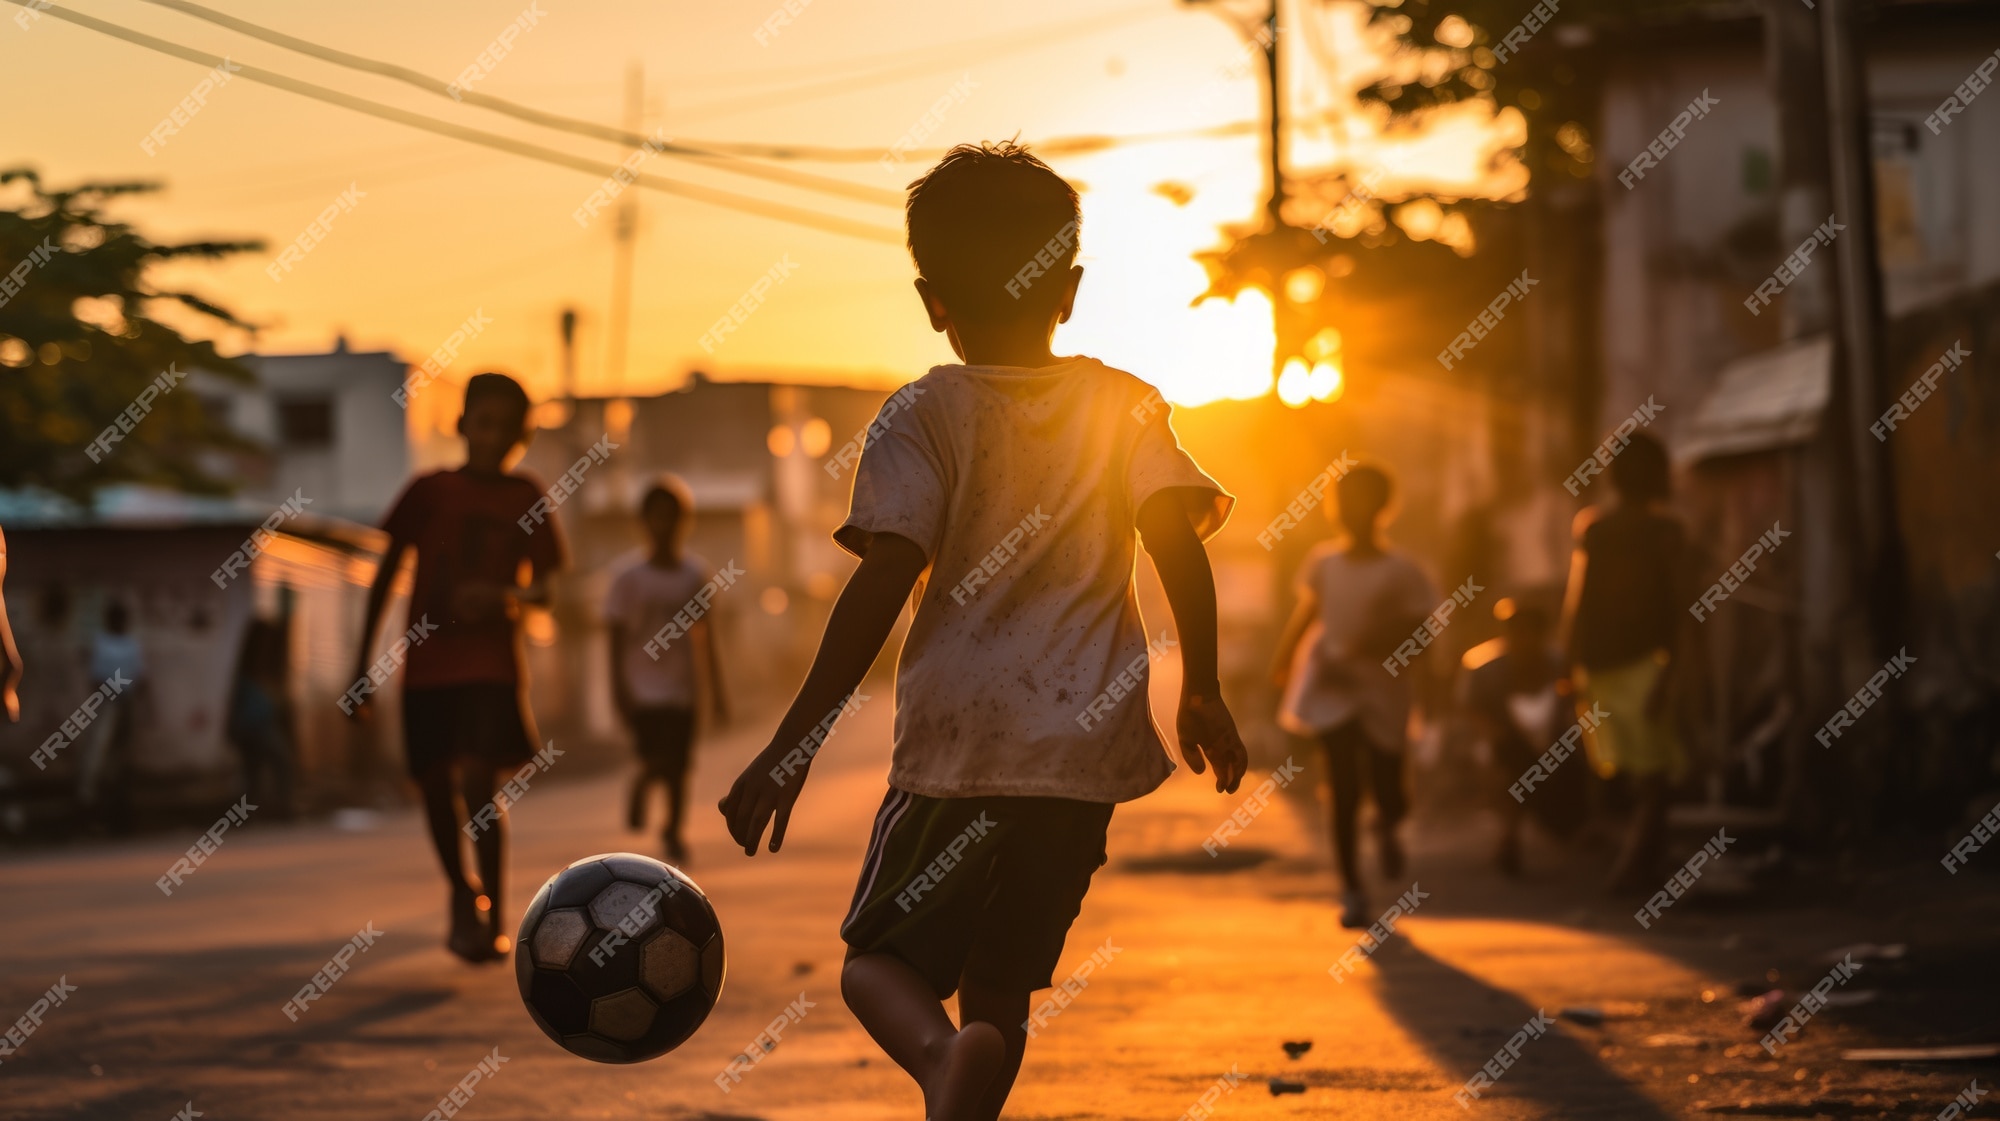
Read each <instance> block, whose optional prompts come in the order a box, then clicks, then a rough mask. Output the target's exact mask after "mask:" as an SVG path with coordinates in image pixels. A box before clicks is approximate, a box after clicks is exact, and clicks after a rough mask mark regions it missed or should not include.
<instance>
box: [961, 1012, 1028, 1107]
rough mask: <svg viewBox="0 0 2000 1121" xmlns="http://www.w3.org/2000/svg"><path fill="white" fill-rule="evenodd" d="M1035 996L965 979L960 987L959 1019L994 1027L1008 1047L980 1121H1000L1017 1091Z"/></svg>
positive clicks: (983, 1103) (989, 1090)
mask: <svg viewBox="0 0 2000 1121" xmlns="http://www.w3.org/2000/svg"><path fill="white" fill-rule="evenodd" d="M1030 995H1032V994H1030V993H1025V992H1016V991H1013V990H1011V989H1001V988H995V987H993V986H990V985H986V984H983V983H981V982H978V981H975V980H973V979H972V978H970V977H964V978H961V979H960V980H959V983H958V1019H959V1022H960V1023H965V1024H975V1023H978V1024H992V1025H993V1026H994V1027H995V1028H996V1029H998V1030H999V1032H1000V1039H1001V1041H1002V1042H1003V1043H1005V1044H1006V1047H1007V1051H1006V1056H1005V1058H1003V1059H1002V1060H1001V1061H1000V1069H999V1071H998V1072H997V1073H996V1074H994V1076H993V1081H992V1082H991V1083H989V1084H988V1085H987V1087H986V1098H985V1100H984V1101H983V1102H982V1103H981V1105H980V1109H979V1111H978V1112H977V1113H975V1114H973V1116H974V1117H975V1118H977V1119H978V1121H999V1117H1000V1108H1001V1107H1002V1106H1004V1105H1006V1104H1007V1095H1008V1094H1009V1093H1011V1092H1012V1091H1013V1089H1014V1077H1015V1076H1016V1075H1018V1074H1020V1073H1021V1058H1022V1056H1024V1055H1025V1054H1026V1053H1027V1050H1028V1030H1027V1029H1026V1028H1025V1027H1023V1026H1022V1025H1023V1024H1025V1023H1027V1022H1028V998H1029V996H1030Z"/></svg>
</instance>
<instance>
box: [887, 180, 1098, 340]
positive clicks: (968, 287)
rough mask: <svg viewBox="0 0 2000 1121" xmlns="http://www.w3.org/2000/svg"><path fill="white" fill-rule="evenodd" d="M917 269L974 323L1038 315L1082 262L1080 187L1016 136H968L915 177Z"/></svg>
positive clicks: (912, 210)
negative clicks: (974, 140) (1062, 278)
mask: <svg viewBox="0 0 2000 1121" xmlns="http://www.w3.org/2000/svg"><path fill="white" fill-rule="evenodd" d="M906 215H907V219H908V223H909V237H910V256H911V257H912V258H914V259H915V260H916V263H917V275H918V276H921V277H923V278H924V279H925V280H927V281H929V282H930V285H931V288H932V289H933V290H934V291H935V292H936V293H937V296H938V298H939V299H940V300H942V301H944V305H945V307H946V308H948V309H949V310H950V311H951V314H952V316H953V318H955V319H962V320H965V321H966V322H971V323H998V322H1006V321H1008V320H1012V319H1017V318H1029V317H1030V316H1031V314H1032V316H1035V317H1039V316H1041V315H1045V314H1047V312H1048V311H1049V310H1050V309H1052V308H1053V307H1054V306H1055V302H1056V300H1057V298H1058V295H1059V294H1060V293H1061V291H1062V285H1061V284H1060V283H1058V282H1057V279H1058V277H1059V275H1060V274H1061V273H1062V272H1064V271H1066V270H1067V269H1068V268H1069V267H1070V266H1071V265H1074V264H1075V263H1076V247H1077V233H1078V231H1079V230H1080V229H1081V228H1082V222H1083V215H1082V212H1081V210H1079V209H1078V206H1077V198H1076V189H1075V188H1074V187H1071V186H1070V185H1069V184H1068V183H1067V182H1065V181H1064V180H1063V177H1062V176H1060V175H1057V174H1056V173H1055V171H1054V170H1052V169H1051V168H1050V167H1049V165H1047V164H1045V163H1043V162H1042V161H1041V160H1038V159H1036V158H1035V157H1034V156H1032V155H1030V154H1029V152H1028V150H1027V149H1026V148H1024V147H1022V146H1021V145H1019V144H1016V143H1014V142H1013V141H1011V140H1002V141H1000V142H998V143H990V142H989V143H981V144H960V145H958V146H957V147H955V148H953V149H952V150H951V151H949V152H946V153H945V154H944V158H943V159H941V160H939V161H938V162H937V166H936V167H933V168H931V169H930V170H929V171H927V172H925V173H924V174H923V175H922V177H920V178H918V179H917V180H916V181H915V182H913V183H911V184H910V197H909V203H908V208H907V211H906Z"/></svg>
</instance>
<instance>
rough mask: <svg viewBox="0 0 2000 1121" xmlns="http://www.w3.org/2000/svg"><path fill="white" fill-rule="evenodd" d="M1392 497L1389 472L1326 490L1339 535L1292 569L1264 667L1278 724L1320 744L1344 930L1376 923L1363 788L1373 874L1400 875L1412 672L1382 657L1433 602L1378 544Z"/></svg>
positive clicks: (1422, 580)
mask: <svg viewBox="0 0 2000 1121" xmlns="http://www.w3.org/2000/svg"><path fill="white" fill-rule="evenodd" d="M1394 492H1395V484H1394V482H1393V481H1392V480H1391V479H1390V477H1389V475H1388V473H1387V472H1385V471H1383V470H1382V469H1380V468H1378V467H1371V466H1368V465H1366V464H1363V465H1361V466H1359V467H1355V468H1353V469H1351V470H1349V471H1348V472H1347V474H1345V475H1343V476H1341V478H1340V481H1339V482H1338V483H1336V484H1335V485H1334V490H1333V493H1331V494H1329V495H1328V496H1327V505H1328V507H1329V509H1328V516H1329V517H1330V518H1332V519H1337V520H1338V521H1339V523H1340V526H1341V528H1342V530H1343V531H1344V532H1343V534H1342V536H1341V537H1340V538H1339V539H1337V540H1334V541H1328V542H1324V543H1322V544H1320V545H1317V546H1314V548H1313V549H1312V551H1311V552H1309V553H1307V554H1306V558H1305V560H1304V561H1303V562H1302V563H1301V564H1300V565H1299V573H1298V580H1297V583H1296V588H1297V591H1298V597H1299V602H1298V606H1297V608H1295V609H1294V610H1293V612H1292V617H1291V620H1290V621H1289V622H1287V623H1286V624H1285V629H1284V632H1283V633H1282V634H1281V635H1280V636H1279V638H1278V651H1277V657H1276V659H1275V661H1274V662H1273V665H1272V668H1271V676H1272V679H1273V681H1275V682H1276V683H1277V684H1278V685H1279V686H1280V687H1281V688H1283V689H1284V691H1285V692H1284V701H1283V705H1282V708H1281V710H1280V712H1279V715H1278V722H1279V724H1281V725H1282V726H1283V727H1284V728H1285V729H1286V730H1287V731H1290V732H1293V733H1296V734H1298V735H1303V736H1311V737H1313V738H1315V739H1317V740H1319V742H1320V745H1321V747H1323V748H1324V749H1325V752H1326V762H1327V772H1328V775H1329V777H1330V779H1331V781H1332V784H1333V855H1334V863H1335V865H1336V866H1337V867H1338V869H1339V873H1340V922H1341V925H1343V926H1345V927H1348V928H1349V929H1360V928H1361V927H1364V926H1367V925H1368V923H1369V922H1370V921H1371V920H1372V918H1373V917H1374V916H1372V915H1370V914H1369V913H1368V896H1367V890H1366V887H1365V885H1364V884H1363V882H1362V878H1361V872H1360V868H1359V861H1358V857H1357V852H1356V833H1357V832H1358V830H1359V826H1360V819H1361V797H1362V794H1363V792H1364V791H1365V792H1367V793H1368V794H1369V795H1370V796H1372V798H1373V799H1374V802H1375V842H1376V854H1377V856H1378V857H1379V858H1380V860H1381V865H1382V875H1383V876H1384V877H1385V878H1387V879H1389V880H1397V879H1399V878H1401V876H1402V875H1403V846H1402V843H1401V841H1400V840H1399V839H1398V838H1397V835H1396V827H1397V826H1398V825H1399V824H1400V823H1401V822H1402V820H1403V816H1404V814H1405V813H1406V812H1407V808H1408V796H1407V795H1406V793H1405V792H1404V780H1403V748H1404V740H1405V737H1406V735H1407V726H1408V724H1409V720H1410V703H1411V690H1412V686H1413V685H1414V684H1415V679H1416V673H1415V671H1414V670H1413V669H1412V668H1410V667H1407V666H1406V667H1403V668H1402V669H1401V671H1400V672H1398V673H1391V672H1390V671H1389V670H1388V669H1385V668H1384V667H1383V661H1384V659H1386V658H1387V657H1388V656H1389V654H1390V652H1391V651H1393V650H1395V649H1396V646H1397V644H1398V643H1400V642H1402V641H1404V640H1405V639H1408V638H1409V637H1410V634H1411V632H1412V631H1414V630H1415V629H1416V627H1417V625H1418V624H1419V623H1421V622H1423V620H1424V617H1425V616H1426V615H1428V614H1430V612H1431V610H1432V609H1433V608H1435V607H1436V606H1437V593H1436V592H1434V591H1433V590H1432V587H1431V582H1430V578H1429V577H1427V576H1425V575H1424V572H1423V569H1421V568H1419V567H1417V564H1416V562H1415V561H1413V560H1411V559H1410V558H1409V557H1407V556H1405V555H1404V554H1402V553H1401V552H1398V551H1396V550H1393V549H1390V548H1389V547H1388V546H1387V545H1386V544H1384V543H1383V540H1382V532H1383V530H1384V528H1385V527H1386V526H1387V525H1388V522H1389V520H1390V499H1391V498H1392V497H1393V496H1394ZM1396 890H1398V891H1400V890H1401V888H1397V889H1396Z"/></svg>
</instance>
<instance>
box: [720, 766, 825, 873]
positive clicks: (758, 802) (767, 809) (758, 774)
mask: <svg viewBox="0 0 2000 1121" xmlns="http://www.w3.org/2000/svg"><path fill="white" fill-rule="evenodd" d="M783 758H784V752H782V751H780V750H778V744H777V742H775V741H774V742H773V743H772V744H771V746H769V747H767V748H765V749H764V750H762V751H760V752H758V753H757V757H756V758H755V759H752V760H751V761H750V765H749V766H748V767H745V768H744V769H743V773H742V774H740V775H737V776H736V782H735V784H734V785H732V786H730V788H729V793H728V794H725V795H723V797H722V801H721V802H720V803H718V804H717V805H718V808H719V809H721V810H722V816H723V817H724V818H725V819H727V820H728V822H729V835H730V836H731V837H733V838H735V840H736V843H737V844H739V845H742V846H743V855H744V856H756V855H757V844H758V842H760V841H762V840H763V839H764V826H765V825H766V824H769V823H770V822H771V819H772V816H773V815H776V817H777V823H776V824H775V825H772V828H771V851H772V852H777V851H778V849H779V848H781V847H783V846H784V843H785V830H786V829H787V828H788V827H789V826H790V825H791V823H792V804H793V803H795V802H797V801H798V800H799V789H800V788H801V787H803V786H804V785H805V783H806V773H807V771H808V770H809V769H810V764H808V765H807V766H805V767H799V768H797V769H796V770H795V771H794V772H793V773H791V774H786V773H785V772H784V770H783V769H781V768H780V766H779V761H780V760H782V759H783ZM773 771H776V772H777V775H776V777H773V775H772V772H773Z"/></svg>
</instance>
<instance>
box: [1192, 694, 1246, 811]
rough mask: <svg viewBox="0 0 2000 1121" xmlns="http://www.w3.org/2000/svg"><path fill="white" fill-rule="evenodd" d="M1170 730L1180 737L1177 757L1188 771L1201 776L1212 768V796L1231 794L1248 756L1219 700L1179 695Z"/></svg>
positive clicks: (1231, 719) (1239, 778) (1243, 769)
mask: <svg viewBox="0 0 2000 1121" xmlns="http://www.w3.org/2000/svg"><path fill="white" fill-rule="evenodd" d="M1174 728H1175V730H1176V731H1177V732H1179V734H1180V740H1181V758H1183V759H1185V760H1187V765H1188V769H1189V770H1191V771H1193V772H1194V773H1195V774H1201V773H1202V772H1203V771H1205V770H1207V769H1208V766H1209V765H1213V766H1214V767H1215V790H1216V793H1218V794H1234V793H1235V792H1236V787H1237V786H1238V785H1239V784H1240V783H1242V781H1243V772H1244V771H1246V770H1248V769H1249V767H1250V753H1249V752H1248V751H1246V750H1245V749H1244V747H1243V737H1242V736H1240V735H1238V734H1237V732H1236V718H1235V717H1233V716H1231V715H1229V706H1228V705H1225V704H1223V703H1222V698H1221V697H1220V696H1213V697H1205V696H1201V695H1199V694H1196V693H1183V694H1181V711H1180V715H1179V717H1178V718H1177V719H1176V720H1175V722H1174ZM1204 758H1205V759H1206V762H1204Z"/></svg>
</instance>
